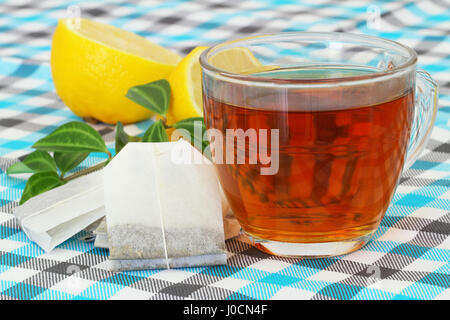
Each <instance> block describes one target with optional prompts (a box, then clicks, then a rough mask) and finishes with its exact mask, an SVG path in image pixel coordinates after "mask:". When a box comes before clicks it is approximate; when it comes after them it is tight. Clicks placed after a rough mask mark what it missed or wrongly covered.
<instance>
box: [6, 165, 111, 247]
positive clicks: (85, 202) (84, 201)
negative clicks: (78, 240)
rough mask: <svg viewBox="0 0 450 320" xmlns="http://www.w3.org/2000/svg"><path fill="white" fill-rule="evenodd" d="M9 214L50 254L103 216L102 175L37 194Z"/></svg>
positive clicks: (88, 177)
mask: <svg viewBox="0 0 450 320" xmlns="http://www.w3.org/2000/svg"><path fill="white" fill-rule="evenodd" d="M13 214H14V215H15V216H16V218H17V219H18V220H19V223H20V225H21V227H22V229H23V231H24V232H25V234H26V235H27V236H28V237H29V238H30V239H31V240H32V241H34V242H36V243H37V244H38V245H39V246H40V247H41V248H42V249H44V250H45V251H50V250H52V249H53V248H55V247H56V246H57V245H59V244H60V243H62V242H64V241H65V240H67V239H69V238H70V237H72V236H73V235H75V234H76V233H78V232H80V231H81V230H83V229H84V228H86V227H87V226H89V225H90V224H91V223H93V222H94V221H96V220H98V219H100V218H101V217H103V216H104V215H105V208H104V193H103V179H102V172H101V171H97V172H94V173H91V174H89V175H86V176H82V177H80V178H78V179H76V180H73V181H70V182H68V183H66V184H64V185H62V186H60V187H57V188H55V189H52V190H50V191H47V192H44V193H42V194H40V195H37V196H36V197H33V198H31V199H29V200H28V201H27V202H25V203H24V204H23V205H21V206H19V207H16V208H14V209H13Z"/></svg>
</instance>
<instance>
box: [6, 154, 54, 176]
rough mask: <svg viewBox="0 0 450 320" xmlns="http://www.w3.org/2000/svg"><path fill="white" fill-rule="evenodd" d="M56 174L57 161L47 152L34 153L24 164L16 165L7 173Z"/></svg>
mask: <svg viewBox="0 0 450 320" xmlns="http://www.w3.org/2000/svg"><path fill="white" fill-rule="evenodd" d="M46 171H54V172H56V163H55V160H53V158H52V157H51V156H50V155H49V154H48V152H45V151H40V150H37V151H34V152H32V153H30V154H29V155H28V156H27V157H26V158H25V159H24V160H23V162H22V163H20V162H19V163H15V164H13V165H12V166H10V167H9V168H8V170H7V171H6V173H8V174H17V173H33V172H46Z"/></svg>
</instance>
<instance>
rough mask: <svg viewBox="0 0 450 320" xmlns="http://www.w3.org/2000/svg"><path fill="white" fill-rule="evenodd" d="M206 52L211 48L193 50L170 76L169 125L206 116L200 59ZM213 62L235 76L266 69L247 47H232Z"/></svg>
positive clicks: (271, 67)
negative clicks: (204, 112) (235, 74)
mask: <svg viewBox="0 0 450 320" xmlns="http://www.w3.org/2000/svg"><path fill="white" fill-rule="evenodd" d="M206 49H207V47H197V48H195V49H194V50H192V51H191V52H190V53H189V54H188V55H187V56H186V57H185V58H183V60H181V61H180V63H179V64H178V65H177V66H176V68H175V70H174V71H173V72H172V74H171V75H170V77H169V82H170V88H171V91H172V97H171V105H170V107H169V112H168V113H167V123H168V124H173V123H175V122H177V121H180V120H183V119H186V118H191V117H201V116H202V115H203V107H202V106H203V102H202V81H201V68H200V62H199V57H200V55H201V54H202V52H203V51H204V50H206ZM209 62H210V63H211V64H212V65H213V66H215V67H217V68H219V69H222V70H224V71H228V72H234V73H254V72H261V71H265V70H266V66H263V65H262V64H261V63H260V62H259V61H258V60H257V59H256V58H255V56H254V55H253V54H252V53H251V51H250V50H248V49H247V48H231V49H227V50H224V51H221V52H219V53H217V54H216V55H214V56H213V57H212V58H211V59H210V61H209ZM267 67H269V66H267ZM269 68H270V69H273V68H274V67H273V66H270V67H269Z"/></svg>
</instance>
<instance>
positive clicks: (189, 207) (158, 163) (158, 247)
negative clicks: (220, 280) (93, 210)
mask: <svg viewBox="0 0 450 320" xmlns="http://www.w3.org/2000/svg"><path fill="white" fill-rule="evenodd" d="M203 159H204V158H203V156H202V155H201V153H200V152H199V151H197V150H196V149H195V148H193V147H192V146H191V144H190V143H188V142H186V141H184V140H179V141H177V142H161V143H128V144H127V145H126V146H125V147H124V148H123V149H122V150H121V151H120V153H119V154H118V155H117V156H116V157H115V158H114V159H113V160H112V161H111V162H110V163H109V164H108V166H107V167H106V168H105V169H104V176H103V178H104V191H105V207H106V221H107V230H108V242H109V249H110V261H109V262H110V263H109V267H110V269H111V270H112V271H121V270H138V269H155V268H177V267H187V266H203V265H218V264H224V263H226V252H225V242H224V232H223V222H222V209H221V197H220V192H219V186H218V183H217V178H216V175H215V171H214V167H213V166H212V165H211V164H210V163H207V162H205V161H204V160H203Z"/></svg>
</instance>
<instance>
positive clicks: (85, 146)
mask: <svg viewBox="0 0 450 320" xmlns="http://www.w3.org/2000/svg"><path fill="white" fill-rule="evenodd" d="M33 148H35V149H38V150H44V151H54V152H106V153H108V154H109V151H108V149H107V148H106V145H105V142H104V141H103V139H102V137H101V136H100V134H99V133H98V132H97V131H96V130H95V129H94V128H92V127H91V126H89V125H87V124H86V123H84V122H79V121H72V122H68V123H66V124H63V125H62V126H60V127H58V128H56V129H55V130H54V131H53V132H52V133H50V134H49V135H48V136H46V137H44V138H42V139H41V140H39V141H38V142H36V143H35V144H34V145H33Z"/></svg>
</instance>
